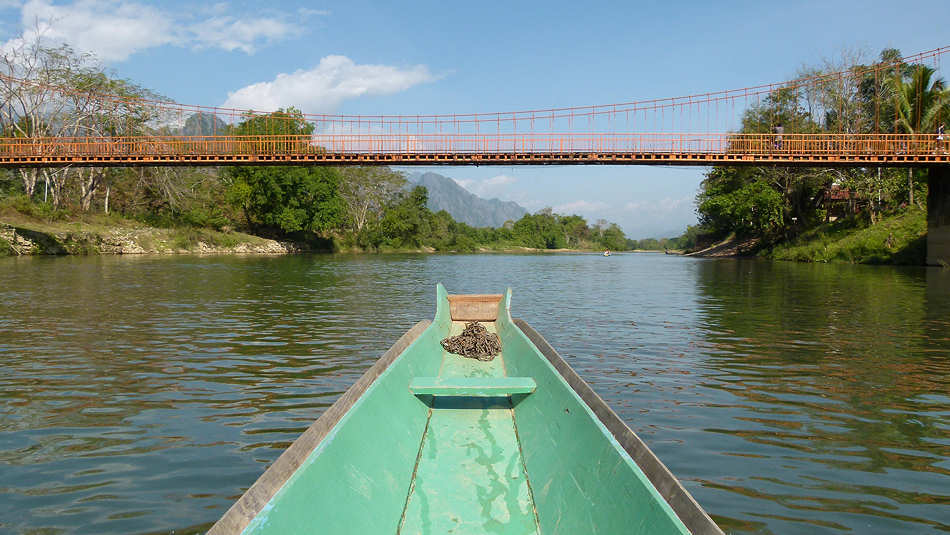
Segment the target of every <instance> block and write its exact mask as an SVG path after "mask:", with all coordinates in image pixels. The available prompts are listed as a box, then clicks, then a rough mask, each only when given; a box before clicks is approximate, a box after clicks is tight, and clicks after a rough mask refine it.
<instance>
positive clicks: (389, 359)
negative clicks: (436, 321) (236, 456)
mask: <svg viewBox="0 0 950 535" xmlns="http://www.w3.org/2000/svg"><path fill="white" fill-rule="evenodd" d="M431 324H432V320H428V319H426V320H422V321H420V322H418V323H416V324H415V325H413V326H412V328H410V329H409V330H408V331H406V333H405V334H403V335H402V336H401V337H400V338H399V340H397V341H396V343H395V344H393V345H392V347H390V348H389V349H388V350H387V351H386V352H385V353H383V354H382V356H380V357H379V359H377V360H376V362H374V363H373V365H372V366H370V368H369V369H368V370H366V372H365V373H363V375H361V376H360V378H359V379H357V380H356V382H355V383H353V385H352V386H350V388H348V389H347V390H346V392H344V393H343V394H342V395H341V396H340V397H339V398H338V399H337V400H336V402H334V403H333V405H331V406H330V407H329V408H328V409H327V410H326V411H324V412H323V414H321V415H320V417H319V418H317V420H316V421H314V422H313V423H312V424H310V427H308V428H307V429H306V430H305V431H304V432H303V433H302V434H301V435H300V436H299V437H297V439H296V440H294V442H293V444H291V445H290V446H289V447H288V448H287V449H286V450H284V452H283V453H281V454H280V456H279V457H277V460H276V461H274V462H273V463H272V464H271V465H270V466H269V467H268V468H267V470H265V471H264V473H263V474H261V476H260V477H259V478H258V479H257V481H255V482H254V484H253V485H251V486H250V488H248V489H247V491H246V492H244V494H242V495H241V497H240V498H238V500H237V501H236V502H234V504H233V505H231V507H230V508H229V509H228V510H227V512H225V513H224V515H223V516H222V517H221V518H220V519H218V521H217V522H215V523H214V525H213V526H211V529H209V530H208V531H207V534H208V535H224V534H239V533H242V532H243V531H244V530H245V529H246V528H247V526H248V525H249V524H250V523H251V521H252V520H253V519H254V517H256V516H257V515H258V514H259V513H260V512H261V511H262V510H263V509H264V507H266V506H267V504H268V503H269V502H270V501H271V499H272V498H273V497H274V495H276V494H277V492H278V491H279V490H280V489H281V488H282V487H283V486H284V484H285V483H287V481H288V480H289V479H290V478H291V476H293V475H294V473H295V472H296V471H297V469H298V468H300V466H301V465H302V464H303V463H304V461H306V460H307V458H308V457H309V456H310V454H311V453H313V451H314V450H315V449H317V447H319V446H320V443H321V442H322V441H323V439H324V438H326V437H327V436H328V435H330V433H331V431H332V430H333V428H334V427H335V426H336V424H337V423H339V422H340V420H342V419H343V417H344V416H346V414H347V412H349V410H350V408H352V407H353V405H355V404H356V402H357V401H359V399H360V398H361V397H362V396H363V394H364V393H365V392H366V391H367V390H368V389H369V387H370V386H372V384H373V383H374V382H376V379H378V378H379V376H380V375H382V374H383V372H385V371H386V370H387V369H388V368H389V366H390V365H391V364H392V363H393V362H394V361H395V360H396V358H397V357H399V356H400V355H402V354H403V353H404V352H405V350H406V349H407V348H408V347H409V346H410V345H412V343H413V342H415V341H416V340H417V339H418V338H419V337H420V336H421V335H422V333H423V332H425V330H426V329H428V328H429V326H430V325H431Z"/></svg>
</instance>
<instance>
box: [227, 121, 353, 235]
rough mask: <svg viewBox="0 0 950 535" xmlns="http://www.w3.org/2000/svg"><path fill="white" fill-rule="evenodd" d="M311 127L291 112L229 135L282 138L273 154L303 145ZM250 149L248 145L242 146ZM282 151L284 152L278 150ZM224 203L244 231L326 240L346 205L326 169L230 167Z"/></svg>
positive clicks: (336, 179) (336, 176) (335, 174)
mask: <svg viewBox="0 0 950 535" xmlns="http://www.w3.org/2000/svg"><path fill="white" fill-rule="evenodd" d="M312 132H313V125H312V124H310V123H308V122H307V121H306V120H305V119H304V117H303V114H302V113H301V112H300V111H299V110H296V109H294V108H288V109H286V110H283V109H281V110H278V111H276V112H274V113H271V114H268V115H251V116H249V117H248V118H247V119H246V120H244V121H243V122H241V123H240V124H238V125H237V127H235V129H234V133H235V135H238V136H258V135H282V136H286V137H285V138H283V139H282V140H278V141H277V142H275V143H277V147H276V150H293V147H290V146H289V145H291V144H300V143H308V142H307V141H306V140H308V139H309V136H310V134H311V133H312ZM247 142H249V143H252V142H253V141H252V140H249V141H247ZM283 145H288V146H283ZM226 176H227V178H228V179H229V182H230V185H229V191H228V199H229V201H230V202H231V204H232V205H234V206H236V207H239V208H240V209H241V210H243V212H244V216H245V219H246V221H247V223H248V225H249V226H251V227H257V228H262V229H268V230H271V231H278V232H281V233H284V234H288V233H292V232H298V231H307V232H313V233H318V234H326V233H328V232H330V231H334V230H337V229H339V228H341V227H342V226H343V223H344V221H345V217H346V205H345V203H344V201H343V199H342V198H341V196H340V183H341V181H342V177H341V175H340V172H339V171H338V170H337V169H335V168H330V167H289V166H288V167H243V166H242V167H230V168H228V169H227V171H226Z"/></svg>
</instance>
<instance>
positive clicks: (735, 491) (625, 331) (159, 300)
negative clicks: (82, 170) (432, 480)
mask: <svg viewBox="0 0 950 535" xmlns="http://www.w3.org/2000/svg"><path fill="white" fill-rule="evenodd" d="M439 281H442V282H444V283H445V284H446V286H447V287H448V288H449V290H450V291H451V292H458V293H484V292H497V291H501V290H502V289H503V288H504V287H506V286H509V285H510V286H512V287H513V288H514V298H513V305H512V309H513V313H514V315H515V316H516V317H522V318H524V319H526V320H528V321H529V322H530V323H531V324H532V325H533V326H534V327H535V328H537V329H538V330H539V331H540V332H541V333H542V334H544V335H545V336H546V337H547V338H548V340H549V341H550V342H551V343H552V344H553V345H554V346H555V347H556V348H558V349H559V350H560V351H561V353H562V354H563V355H564V356H565V358H566V359H567V360H568V361H569V362H570V363H571V364H572V365H573V366H574V367H575V369H576V370H577V371H578V372H579V373H580V374H581V375H582V376H583V377H584V378H585V379H587V381H589V382H590V383H591V384H592V386H593V387H594V389H595V390H596V391H597V392H598V393H600V394H601V395H602V396H603V397H604V398H605V399H606V400H607V401H608V402H609V403H610V404H611V405H612V406H613V407H614V408H615V410H617V411H618V413H619V414H620V415H621V417H623V418H624V419H625V420H626V421H627V423H628V424H629V425H630V427H631V428H632V429H634V431H636V432H637V433H639V434H640V436H641V437H643V438H644V440H646V442H647V443H648V444H649V445H650V446H651V447H652V448H653V450H654V451H655V452H656V453H657V454H658V455H659V456H660V458H661V459H662V460H663V461H664V462H665V463H666V464H667V465H668V466H669V467H670V469H671V470H672V471H673V473H674V474H676V475H677V476H678V477H679V478H681V480H683V481H684V483H685V484H686V485H687V487H688V488H689V490H690V491H691V492H692V493H693V494H694V496H695V497H696V498H697V499H698V500H699V502H700V503H701V504H702V505H703V506H705V507H706V509H707V510H708V511H709V512H710V513H711V514H712V515H713V517H714V518H715V519H716V520H717V521H718V522H719V523H720V525H722V526H723V527H724V528H725V529H726V530H727V531H729V532H734V533H843V532H852V533H938V532H948V531H950V477H948V476H950V270H942V271H941V270H939V269H923V268H920V269H895V268H888V267H867V266H822V265H818V266H815V265H801V264H791V263H776V264H772V263H767V262H757V261H736V260H696V259H689V258H679V257H668V256H665V255H615V256H612V257H610V258H603V257H600V256H595V255H544V256H515V255H481V256H424V255H417V256H293V257H279V258H198V257H168V258H107V257H102V258H99V257H91V258H34V259H0V362H2V365H0V532H2V533H60V532H62V533H90V534H106V533H169V532H171V531H172V530H175V532H176V533H178V534H181V533H188V532H192V531H199V530H201V529H205V528H207V527H208V526H209V525H210V524H211V523H212V522H213V521H214V520H216V519H217V518H218V517H219V516H220V515H221V514H222V513H223V512H224V511H225V510H226V509H227V508H228V507H229V506H230V504H231V503H232V502H233V501H234V500H235V499H236V498H237V497H238V496H239V495H240V494H241V493H242V492H243V490H244V489H246V488H247V487H248V486H249V485H250V484H251V483H253V482H254V480H255V479H256V478H257V477H258V476H259V475H260V474H261V472H262V471H263V470H264V469H265V468H266V467H267V465H268V463H270V462H272V461H273V460H274V459H275V458H276V457H277V456H278V455H279V454H280V453H281V451H282V450H283V449H284V448H285V447H287V446H288V445H289V444H290V442H292V441H293V440H294V439H295V438H296V437H297V436H298V435H299V434H300V433H301V432H302V431H303V430H304V429H305V428H306V427H307V426H308V425H309V424H310V423H311V422H312V421H313V420H314V419H315V418H316V417H318V416H319V415H320V414H321V412H323V411H324V410H325V409H326V408H327V407H328V406H329V405H331V404H332V403H333V401H334V400H335V399H336V398H337V396H338V395H339V394H340V393H342V392H343V391H344V390H345V389H346V388H347V387H348V386H349V385H350V384H351V383H353V381H354V380H355V379H356V378H357V377H359V375H360V374H361V373H362V372H363V371H364V370H365V369H366V368H367V367H369V366H370V364H371V363H372V362H373V360H375V359H376V358H377V357H378V356H379V355H380V353H381V352H383V351H384V350H385V349H386V348H388V347H389V345H391V344H392V343H393V342H394V341H395V340H396V338H398V337H399V336H400V335H401V334H402V333H403V332H404V331H405V330H406V329H408V328H409V327H410V326H411V325H412V324H414V323H415V322H416V321H418V320H420V319H423V318H428V317H431V315H432V313H433V312H434V297H435V288H434V286H435V283H436V282H439Z"/></svg>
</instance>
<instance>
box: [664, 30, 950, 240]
mask: <svg viewBox="0 0 950 535" xmlns="http://www.w3.org/2000/svg"><path fill="white" fill-rule="evenodd" d="M900 57H901V55H900V52H898V51H897V50H893V49H888V50H884V51H883V52H882V53H881V55H880V58H879V59H878V62H877V63H876V64H875V65H862V64H858V63H857V62H848V63H845V64H838V65H828V66H827V68H825V69H806V70H805V71H804V72H802V73H800V74H801V75H802V76H815V75H821V74H823V73H826V72H829V71H839V70H846V69H851V70H852V72H855V73H858V74H859V73H862V72H864V73H865V74H863V75H857V74H856V76H854V77H850V78H848V79H843V78H839V77H833V78H829V79H830V80H831V81H830V82H826V83H823V84H813V85H802V86H800V87H795V88H790V89H783V90H781V91H777V92H775V93H772V94H771V95H770V96H769V97H768V98H766V99H764V100H763V101H762V102H761V103H759V104H758V105H755V106H752V107H751V108H749V109H748V110H746V112H745V113H744V115H743V117H742V128H741V132H742V133H770V132H775V131H776V130H775V129H776V127H777V126H779V125H781V127H782V129H783V131H784V133H789V134H790V133H818V132H829V133H844V134H848V133H873V132H885V133H899V134H914V133H934V132H936V129H937V126H938V125H939V124H941V123H945V122H947V121H950V91H948V90H947V89H946V87H945V83H944V81H943V80H942V79H940V78H937V77H935V75H934V71H933V69H931V68H930V67H927V66H925V65H911V64H905V63H900V62H899V61H898V60H899V58H900ZM885 64H888V65H891V66H890V67H887V68H886V69H879V70H877V71H875V70H871V69H869V67H873V66H880V65H885ZM875 72H877V74H874V73H875ZM884 72H887V73H888V74H887V75H885V74H882V73H884ZM935 150H939V147H935ZM925 191H926V171H922V170H908V169H884V168H848V169H844V168H841V169H837V168H807V167H795V168H784V167H713V168H712V169H711V170H710V171H709V172H708V173H706V178H705V180H704V181H703V183H702V186H701V188H700V191H699V193H698V195H697V197H696V209H697V214H698V216H699V223H700V228H699V229H698V233H697V231H695V230H693V231H692V232H693V234H694V240H693V241H694V242H695V241H697V240H696V237H697V234H698V242H699V243H700V244H701V245H705V244H709V243H711V242H713V241H715V240H717V239H721V238H724V237H726V236H729V235H735V236H737V237H755V238H760V239H761V240H762V242H763V243H764V244H770V243H780V242H783V241H786V240H790V239H792V238H794V237H795V236H798V235H800V234H802V233H805V232H807V231H808V230H809V229H813V228H816V227H817V226H818V225H821V224H824V223H826V222H827V221H829V220H835V219H842V218H851V219H860V220H862V221H865V222H867V223H868V224H873V223H875V222H876V221H878V220H880V219H881V218H882V217H883V215H884V214H886V213H891V212H894V211H900V210H906V209H909V208H913V207H914V206H917V207H918V208H919V207H920V206H921V204H922V201H923V200H924V199H925V198H926V194H925ZM686 237H687V236H686V235H684V237H683V238H681V239H685V238H686ZM685 241H689V240H688V239H687V240H685Z"/></svg>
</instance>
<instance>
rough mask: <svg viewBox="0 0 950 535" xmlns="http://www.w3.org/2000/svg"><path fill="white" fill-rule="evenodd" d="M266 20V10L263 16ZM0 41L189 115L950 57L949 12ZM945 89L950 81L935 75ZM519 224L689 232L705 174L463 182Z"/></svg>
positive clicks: (161, 5) (161, 25)
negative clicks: (876, 58)
mask: <svg viewBox="0 0 950 535" xmlns="http://www.w3.org/2000/svg"><path fill="white" fill-rule="evenodd" d="M262 4H263V5H266V7H264V8H262V7H260V6H261V5H262ZM0 20H2V25H0V32H2V35H0V39H2V40H3V41H8V40H10V39H13V38H16V37H17V36H18V35H19V34H21V33H22V32H24V31H26V32H31V31H33V29H34V28H36V27H37V26H41V27H43V28H44V35H45V36H46V38H47V39H50V40H60V41H66V42H69V43H70V44H72V45H73V46H75V47H77V48H81V49H86V50H89V51H91V52H94V53H96V54H97V55H98V56H99V57H100V58H101V59H102V60H103V62H104V63H106V64H107V66H108V67H109V68H110V69H112V70H114V71H115V73H116V74H118V75H120V76H122V77H127V78H130V79H133V80H135V81H137V82H139V83H141V84H143V85H145V86H146V87H149V88H151V89H153V90H155V91H157V92H159V93H162V94H164V95H166V96H168V97H171V98H173V99H175V100H178V101H179V102H184V103H189V104H205V105H222V104H226V103H229V104H235V105H247V106H248V107H255V106H253V104H254V103H255V102H258V103H260V104H259V105H258V106H256V108H257V109H266V104H267V103H271V102H281V103H282V104H284V105H286V104H290V103H292V104H294V105H296V106H297V107H298V108H301V109H303V110H304V111H312V112H323V111H330V112H337V111H339V112H345V113H365V114H376V113H408V114H416V113H454V112H458V113H464V112H492V111H501V110H517V109H530V108H545V107H554V106H569V105H586V104H602V103H611V102H622V101H629V100H635V99H643V98H652V97H668V96H676V95H685V94H690V93H701V92H706V91H712V90H719V89H729V88H736V87H744V86H749V85H756V84H760V83H769V82H777V81H782V80H785V79H789V78H792V77H793V76H794V75H795V73H796V71H797V70H798V69H799V68H801V67H802V66H805V65H820V64H821V63H822V62H823V61H824V60H826V59H834V58H836V57H840V56H841V53H842V51H844V50H854V51H863V52H865V53H867V54H868V56H869V57H870V56H873V55H876V54H877V53H878V52H879V51H880V50H881V49H882V48H885V47H894V48H898V49H900V50H901V51H902V52H904V53H905V54H910V53H914V52H919V51H923V50H929V49H932V48H936V47H939V46H943V45H947V44H950V2H947V1H946V0H938V1H929V0H915V1H914V2H903V3H900V2H893V1H890V2H878V1H873V0H872V1H867V0H865V1H850V0H848V1H844V0H835V1H827V0H826V1H821V2H817V1H816V2H793V1H790V2H782V3H777V2H769V1H766V2H763V1H761V0H759V1H753V2H728V1H719V2H708V1H705V2H682V1H681V2H631V1H626V2H601V3H598V2H588V3H585V2H558V1H548V2H543V3H541V2H511V1H508V2H466V3H451V2H361V1H348V2H343V3H337V2H327V3H325V4H323V3H313V2H287V1H271V2H266V3H260V2H221V3H211V2H209V3H206V4H194V3H191V2H144V1H134V0H129V1H125V0H75V1H49V0H32V1H29V2H20V1H16V0H0ZM943 73H944V76H946V74H945V73H946V69H945V68H944V69H943ZM435 171H436V172H440V173H442V174H445V175H448V176H451V177H453V178H456V179H457V180H459V181H460V182H461V183H462V184H463V185H465V186H466V187H467V188H469V189H470V190H472V191H473V192H475V193H477V194H480V195H483V196H489V197H498V198H501V199H504V200H514V201H517V202H519V203H521V204H522V205H524V206H525V207H526V208H528V209H530V210H537V209H539V208H542V207H544V206H553V207H555V209H556V210H558V211H562V212H577V213H580V214H581V215H584V216H585V217H587V218H588V219H591V220H595V219H599V218H605V219H608V220H611V221H615V222H617V223H620V224H621V226H623V228H624V230H625V231H626V232H627V234H628V235H629V236H631V237H634V238H642V237H648V236H658V235H668V234H673V233H676V232H678V231H679V230H680V229H682V228H683V227H684V226H685V225H686V224H688V223H692V222H694V221H695V214H694V207H693V197H694V195H695V193H696V189H697V187H698V185H699V182H700V181H701V180H702V173H703V172H704V169H703V168H664V167H593V166H590V167H456V168H439V169H435Z"/></svg>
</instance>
